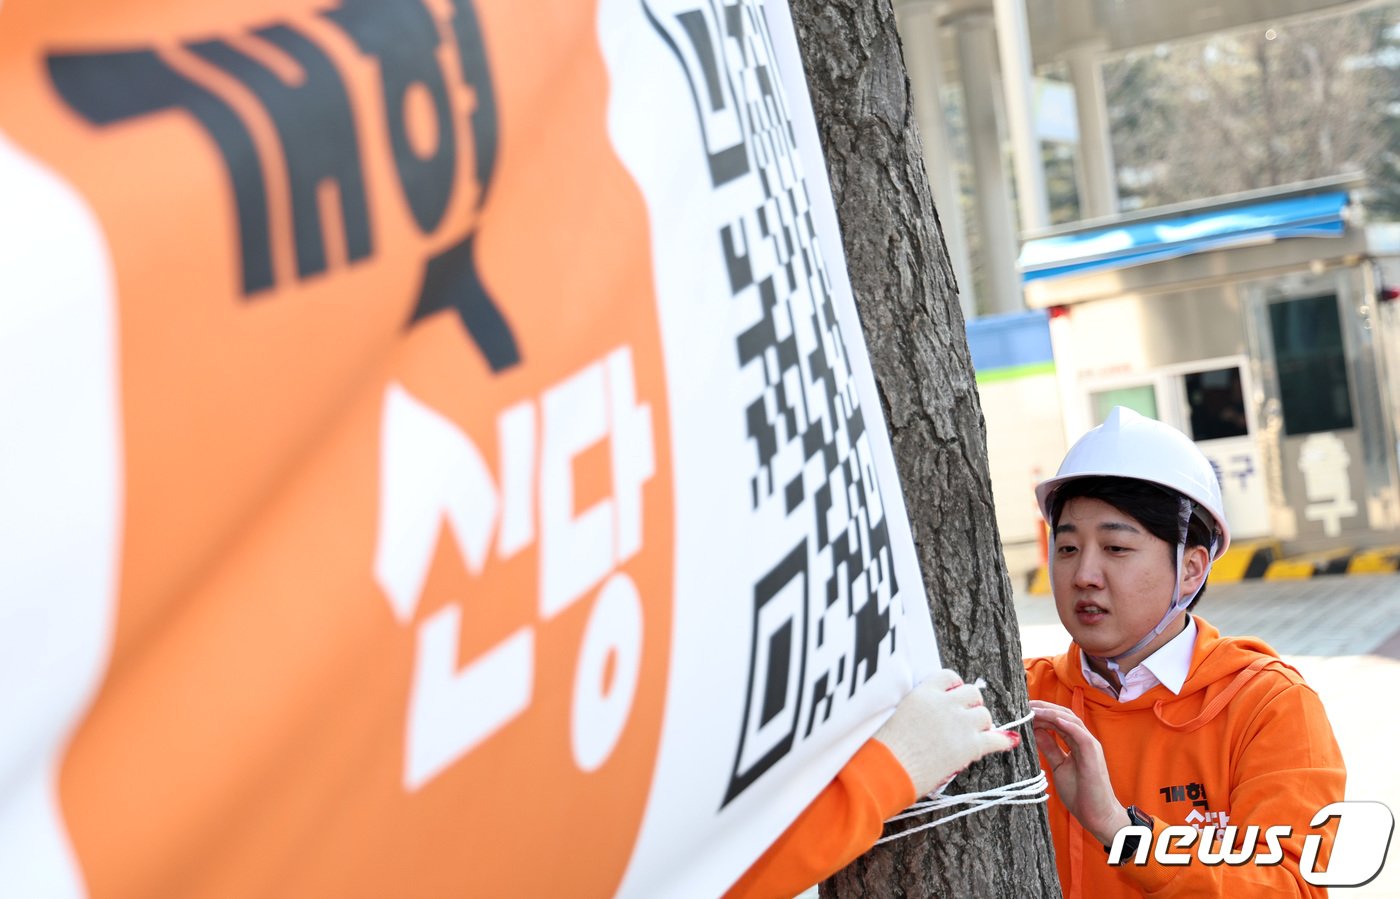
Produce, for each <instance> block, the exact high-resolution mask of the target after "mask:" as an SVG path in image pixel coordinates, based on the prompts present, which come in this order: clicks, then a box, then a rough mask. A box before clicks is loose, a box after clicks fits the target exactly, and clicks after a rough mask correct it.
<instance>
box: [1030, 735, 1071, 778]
mask: <svg viewBox="0 0 1400 899" xmlns="http://www.w3.org/2000/svg"><path fill="white" fill-rule="evenodd" d="M1033 732H1034V733H1035V748H1036V749H1037V750H1039V751H1040V754H1041V755H1043V756H1045V761H1046V763H1047V764H1048V765H1049V766H1050V768H1051V770H1054V769H1055V768H1058V767H1059V766H1060V765H1061V763H1063V762H1064V760H1065V759H1066V758H1068V755H1069V754H1068V753H1066V752H1065V751H1064V750H1063V749H1061V748H1060V741H1059V740H1057V739H1055V732H1054V731H1052V730H1049V729H1047V728H1044V727H1040V726H1039V725H1037V726H1036V727H1035V728H1033Z"/></svg>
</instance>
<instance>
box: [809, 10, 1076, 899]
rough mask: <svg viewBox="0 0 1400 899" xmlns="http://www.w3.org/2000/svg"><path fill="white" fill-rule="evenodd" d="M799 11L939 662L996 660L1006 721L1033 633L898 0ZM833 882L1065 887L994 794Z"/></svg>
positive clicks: (1024, 767)
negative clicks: (995, 483)
mask: <svg viewBox="0 0 1400 899" xmlns="http://www.w3.org/2000/svg"><path fill="white" fill-rule="evenodd" d="M792 13H793V20H794V22H795V24H796V26H797V33H798V41H799V43H800V45H801V47H802V54H803V61H804V65H805V69H806V75H807V84H808V87H809V88H810V90H811V94H812V104H813V107H814V108H815V112H816V118H817V125H818V129H819V130H820V133H821V138H822V144H823V147H824V149H825V153H826V163H827V171H828V173H829V175H830V178H831V185H832V192H833V194H834V196H835V200H836V210H837V215H838V217H839V218H840V222H841V231H842V236H843V241H844V244H845V250H846V257H847V263H848V265H849V268H850V275H851V286H852V288H853V289H854V291H855V297H856V303H857V306H858V307H859V309H860V316H861V323H862V325H863V326H864V330H865V339H866V343H867V345H868V346H869V348H870V357H871V362H872V364H873V366H874V369H875V378H876V381H877V382H878V384H879V388H880V398H881V405H882V407H883V411H884V415H885V420H886V422H887V423H888V425H889V428H890V436H891V439H892V441H893V444H894V455H895V462H896V464H897V465H898V467H899V474H900V480H901V482H902V485H903V488H904V500H905V503H906V504H907V505H908V507H909V519H910V523H911V525H912V526H913V531H914V543H915V546H916V547H917V549H918V553H919V562H920V565H921V568H922V570H923V577H924V585H925V587H926V588H927V590H928V594H929V597H930V603H931V606H932V609H933V617H934V625H935V627H936V628H937V631H938V643H939V650H940V652H941V654H942V657H943V663H944V665H945V666H947V667H950V668H953V669H954V670H956V671H958V672H959V673H960V674H962V675H963V676H964V677H966V678H969V679H971V678H976V677H982V678H985V679H986V682H987V686H986V688H985V689H984V691H983V693H984V695H985V696H986V698H987V703H988V706H989V708H990V709H991V711H992V715H993V718H994V719H995V720H997V721H1010V720H1012V719H1015V718H1019V717H1021V716H1022V715H1023V714H1024V713H1025V711H1026V709H1027V705H1026V683H1025V675H1024V673H1023V669H1022V665H1021V646H1020V637H1019V635H1018V632H1017V627H1016V617H1015V612H1014V609H1013V606H1012V595H1011V584H1010V581H1009V579H1008V577H1007V574H1006V565H1005V562H1004V559H1003V557H1002V551H1001V541H1000V539H999V537H998V534H997V527H996V519H995V516H994V513H993V508H992V490H991V482H990V477H989V475H988V469H987V447H986V430H985V427H984V425H983V422H982V413H981V408H980V405H979V402H978V398H977V389H976V384H975V381H974V379H973V371H972V362H971V358H970V356H969V354H968V349H967V337H966V333H965V332H964V328H963V320H962V315H961V313H960V312H959V309H958V302H957V287H956V285H955V284H954V282H953V273H952V268H951V266H950V264H949V262H948V256H947V252H946V250H945V248H944V244H943V239H942V235H941V233H940V231H939V227H938V220H937V216H936V213H935V211H934V208H933V199H932V197H931V195H930V193H929V187H928V182H927V179H926V177H925V174H924V169H923V162H922V150H921V147H920V143H919V137H918V134H917V132H916V130H915V126H914V116H913V109H912V107H911V104H910V99H909V83H908V78H907V76H906V74H905V68H904V60H903V56H902V53H901V48H900V43H899V38H898V36H897V35H896V33H895V18H894V11H893V9H892V8H891V6H890V2H889V0H793V3H792ZM1023 733H1026V734H1027V737H1028V736H1029V732H1028V731H1023ZM1038 770H1039V762H1038V760H1037V758H1036V754H1035V750H1034V748H1033V745H1032V741H1031V740H1030V739H1029V738H1027V739H1026V740H1025V741H1024V742H1023V743H1022V745H1021V748H1019V749H1017V750H1016V751H1014V752H1011V753H1007V754H1004V755H999V756H996V757H993V758H989V759H984V760H983V761H982V762H979V763H977V764H976V765H974V766H973V767H972V768H971V769H969V770H968V771H967V772H966V773H965V774H963V775H962V776H961V777H959V778H958V780H957V781H955V783H954V787H953V789H954V791H955V792H961V791H970V790H980V789H986V788H989V787H993V786H999V785H1002V784H1006V783H1010V782H1013V781H1018V780H1023V779H1025V778H1028V777H1032V776H1034V775H1035V773H1036V772H1037V771H1038ZM822 894H823V895H824V896H835V897H838V899H840V897H867V896H868V897H885V896H929V895H939V896H989V897H990V896H1017V897H1036V896H1059V895H1060V887H1059V882H1058V880H1057V879H1056V874H1055V863H1054V850H1053V848H1052V844H1051V841H1050V831H1049V828H1048V825H1047V823H1046V819H1045V814H1044V807H1043V806H1040V805H1013V806H998V807H996V808H993V809H988V810H985V811H982V812H979V813H977V814H975V815H970V816H968V817H965V818H962V819H960V820H958V821H954V822H951V823H950V824H948V825H945V826H942V827H939V828H936V829H934V830H929V831H924V832H923V833H920V834H918V835H916V836H913V837H910V838H908V839H905V840H899V841H896V842H893V843H890V844H887V845H886V846H882V847H878V848H876V849H875V850H872V851H871V852H870V853H869V854H867V855H866V856H864V857H862V858H861V859H859V860H857V861H856V862H855V863H854V864H853V865H851V866H850V867H849V868H847V869H846V870H845V871H843V872H841V873H840V874H838V875H837V876H836V877H834V878H832V879H831V880H830V881H828V882H827V883H825V884H823V886H822Z"/></svg>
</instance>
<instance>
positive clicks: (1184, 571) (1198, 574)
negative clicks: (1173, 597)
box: [1181, 546, 1210, 596]
mask: <svg viewBox="0 0 1400 899" xmlns="http://www.w3.org/2000/svg"><path fill="white" fill-rule="evenodd" d="M1209 570H1210V550H1209V549H1207V548H1206V547H1204V546H1188V547H1186V552H1185V553H1183V554H1182V556H1181V594H1182V595H1183V596H1187V595H1190V594H1191V593H1194V592H1195V591H1196V590H1197V589H1198V588H1199V587H1200V586H1201V584H1202V583H1203V582H1204V581H1205V579H1206V572H1207V571H1209Z"/></svg>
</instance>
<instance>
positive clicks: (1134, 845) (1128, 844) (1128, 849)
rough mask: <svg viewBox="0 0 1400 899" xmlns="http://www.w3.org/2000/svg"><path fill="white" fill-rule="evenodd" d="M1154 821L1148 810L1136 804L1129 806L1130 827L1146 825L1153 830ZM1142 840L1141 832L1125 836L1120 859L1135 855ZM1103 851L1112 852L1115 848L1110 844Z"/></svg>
mask: <svg viewBox="0 0 1400 899" xmlns="http://www.w3.org/2000/svg"><path fill="white" fill-rule="evenodd" d="M1152 823H1153V822H1152V816H1151V815H1149V814H1147V813H1146V812H1144V811H1143V810H1142V809H1140V808H1138V807H1137V806H1135V805H1130V806H1128V826H1129V827H1146V828H1147V829H1148V830H1151V829H1152ZM1141 840H1142V836H1141V835H1140V834H1136V833H1130V834H1128V835H1127V836H1126V837H1124V838H1123V854H1122V855H1120V856H1119V859H1120V860H1121V859H1127V858H1130V857H1131V856H1133V855H1136V854H1137V851H1138V843H1139V842H1141ZM1103 851H1104V852H1110V853H1111V852H1112V851H1113V849H1112V848H1111V847H1109V846H1105V847H1103Z"/></svg>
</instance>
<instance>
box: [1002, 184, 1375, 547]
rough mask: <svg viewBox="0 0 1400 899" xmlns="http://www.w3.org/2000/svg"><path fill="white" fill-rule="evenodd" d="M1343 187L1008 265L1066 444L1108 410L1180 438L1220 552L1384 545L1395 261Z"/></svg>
mask: <svg viewBox="0 0 1400 899" xmlns="http://www.w3.org/2000/svg"><path fill="white" fill-rule="evenodd" d="M1359 186H1360V183H1359V181H1357V180H1355V179H1328V180H1325V181H1317V182H1309V183H1307V184H1301V185H1296V186H1293V187H1291V188H1287V189H1275V190H1270V191H1261V192H1252V193H1249V194H1241V195H1236V196H1233V197H1229V198H1225V199H1220V200H1213V201H1209V202H1204V203H1199V204H1190V205H1183V206H1176V207H1170V208H1163V209H1157V210H1153V211H1151V212H1150V213H1147V214H1142V215H1128V216H1123V217H1121V218H1115V219H1113V220H1112V221H1107V220H1102V219H1101V220H1099V221H1098V222H1096V223H1088V224H1081V225H1078V226H1074V227H1070V228H1063V229H1057V230H1055V231H1053V232H1047V233H1045V234H1044V235H1043V236H1041V237H1038V238H1036V239H1033V240H1030V241H1028V242H1027V243H1026V244H1025V246H1024V248H1023V251H1022V255H1021V260H1020V261H1021V266H1022V269H1023V272H1024V279H1025V292H1026V301H1027V305H1029V306H1030V307H1032V308H1038V309H1045V310H1048V311H1049V316H1050V318H1049V330H1050V336H1051V343H1052V346H1053V351H1054V357H1055V361H1056V375H1057V379H1058V384H1059V392H1060V399H1061V407H1062V410H1063V415H1064V426H1065V436H1066V437H1067V438H1068V439H1069V440H1070V441H1073V440H1074V439H1076V438H1077V437H1078V436H1079V435H1080V434H1082V433H1084V432H1085V431H1086V430H1088V429H1089V428H1091V427H1093V426H1094V425H1096V424H1098V423H1099V422H1101V421H1102V420H1103V419H1104V417H1105V416H1106V415H1107V413H1108V411H1109V410H1110V409H1111V408H1112V407H1113V406H1115V405H1123V406H1128V407H1129V408H1132V409H1135V410H1137V411H1138V412H1141V413H1142V414H1144V415H1149V416H1152V417H1154V418H1157V419H1160V420H1162V421H1165V422H1168V423H1170V424H1172V425H1174V426H1176V427H1178V428H1180V429H1181V430H1182V431H1184V432H1185V433H1186V434H1188V435H1190V436H1191V437H1192V438H1193V439H1194V440H1195V441H1196V443H1197V445H1199V446H1200V447H1201V449H1202V450H1203V451H1204V452H1205V454H1206V455H1207V456H1208V457H1209V458H1210V460H1211V463H1212V464H1213V465H1214V466H1215V469H1216V473H1217V474H1218V475H1219V477H1220V481H1221V486H1222V490H1223V494H1224V501H1225V508H1226V514H1227V515H1228V516H1229V518H1230V524H1231V528H1232V530H1233V532H1234V535H1235V538H1236V539H1241V540H1243V539H1249V538H1261V537H1272V538H1276V539H1278V540H1280V541H1290V547H1289V548H1290V550H1291V551H1306V550H1311V549H1322V548H1326V547H1329V546H1335V545H1340V544H1342V543H1348V544H1350V545H1353V546H1367V545H1375V544H1377V543H1381V542H1392V541H1394V540H1395V533H1394V532H1395V530H1396V529H1397V528H1400V496H1398V495H1397V484H1400V465H1398V464H1397V445H1396V438H1397V432H1396V428H1395V422H1396V421H1397V418H1400V416H1397V409H1396V397H1397V396H1400V356H1397V350H1398V349H1400V321H1397V320H1396V319H1397V317H1400V316H1398V315H1397V310H1390V309H1385V310H1382V309H1379V308H1378V306H1380V305H1389V304H1383V303H1382V302H1381V301H1380V300H1379V298H1378V294H1382V293H1384V290H1383V285H1382V283H1381V282H1382V278H1383V276H1382V274H1381V272H1382V270H1383V268H1384V267H1385V266H1387V265H1391V264H1393V262H1394V250H1395V248H1394V247H1385V248H1377V247H1374V246H1372V245H1371V243H1372V241H1368V235H1367V230H1366V228H1365V227H1364V223H1363V221H1362V210H1361V208H1360V206H1359V205H1358V203H1357V201H1356V199H1355V193H1356V190H1357V189H1358V188H1359Z"/></svg>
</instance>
